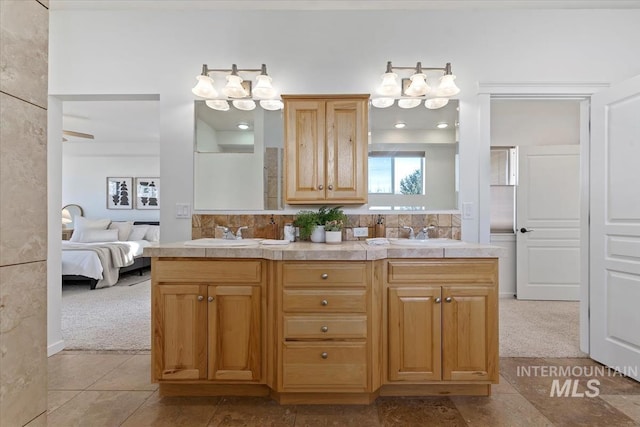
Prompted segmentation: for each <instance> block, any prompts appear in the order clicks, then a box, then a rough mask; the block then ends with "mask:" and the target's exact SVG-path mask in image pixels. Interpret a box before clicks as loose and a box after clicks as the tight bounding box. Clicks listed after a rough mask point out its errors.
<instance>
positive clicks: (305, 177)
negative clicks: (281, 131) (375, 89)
mask: <svg viewBox="0 0 640 427" xmlns="http://www.w3.org/2000/svg"><path fill="white" fill-rule="evenodd" d="M282 99H283V100H284V117H285V183H286V192H285V202H286V203H288V204H314V203H343V204H349V203H352V204H356V203H366V202H367V139H368V136H367V132H368V100H369V95H343V96H331V97H328V96H326V95H324V96H313V95H283V96H282Z"/></svg>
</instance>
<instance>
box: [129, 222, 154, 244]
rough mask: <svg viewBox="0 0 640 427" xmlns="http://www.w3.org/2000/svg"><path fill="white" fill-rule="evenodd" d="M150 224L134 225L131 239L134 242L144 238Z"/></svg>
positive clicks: (130, 235)
mask: <svg viewBox="0 0 640 427" xmlns="http://www.w3.org/2000/svg"><path fill="white" fill-rule="evenodd" d="M148 228H149V226H148V225H134V226H133V227H132V228H131V233H130V234H129V239H128V240H129V241H130V242H133V241H136V240H144V235H145V234H146V233H147V229H148Z"/></svg>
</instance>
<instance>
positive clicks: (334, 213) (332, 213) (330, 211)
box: [318, 206, 348, 230]
mask: <svg viewBox="0 0 640 427" xmlns="http://www.w3.org/2000/svg"><path fill="white" fill-rule="evenodd" d="M347 220H348V218H347V215H345V213H344V212H343V211H342V206H335V207H333V208H328V207H327V206H323V207H321V208H320V209H318V224H320V225H326V224H327V223H328V222H330V221H339V222H340V223H342V224H346V223H347ZM325 230H326V227H325Z"/></svg>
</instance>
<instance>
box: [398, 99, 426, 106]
mask: <svg viewBox="0 0 640 427" xmlns="http://www.w3.org/2000/svg"><path fill="white" fill-rule="evenodd" d="M420 102H422V100H420V99H413V98H405V99H398V107H400V108H414V107H417V106H418V105H420Z"/></svg>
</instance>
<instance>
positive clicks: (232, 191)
mask: <svg viewBox="0 0 640 427" xmlns="http://www.w3.org/2000/svg"><path fill="white" fill-rule="evenodd" d="M397 123H404V124H405V127H404V128H402V129H398V128H397V127H396V126H395V125H396V124H397ZM443 123H446V124H447V127H446V128H444V129H442V128H438V124H443ZM457 123H458V101H457V100H451V101H450V102H449V103H448V105H447V106H445V107H443V108H440V109H437V110H429V109H427V108H424V106H419V107H416V108H412V109H404V108H400V107H398V106H397V105H394V106H391V107H388V108H375V107H371V109H370V115H369V128H370V136H369V172H368V175H369V203H368V205H367V207H368V208H369V209H370V210H453V209H457V207H458V202H457V200H458V170H457V165H458V161H457V159H458V137H457V136H458V127H457ZM283 151H284V121H283V113H282V111H280V110H278V111H269V110H264V109H262V108H260V107H259V106H258V107H256V109H255V110H252V111H242V110H237V109H234V108H233V107H232V108H230V109H229V110H228V111H218V110H213V109H211V108H209V107H208V106H207V105H206V104H205V101H195V141H194V210H196V211H220V210H247V211H263V210H281V209H284V208H285V206H284V203H283V167H282V165H283V163H282V162H283V154H284V153H283ZM416 171H418V172H416ZM403 180H404V182H405V183H404V184H402V182H403ZM383 181H384V182H383ZM418 183H420V186H419V185H418ZM419 187H420V188H419Z"/></svg>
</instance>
